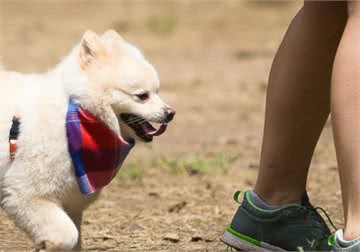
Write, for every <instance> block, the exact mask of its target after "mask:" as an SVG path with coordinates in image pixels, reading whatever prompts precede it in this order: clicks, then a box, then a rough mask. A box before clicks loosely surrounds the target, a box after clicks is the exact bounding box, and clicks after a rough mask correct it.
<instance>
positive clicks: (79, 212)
mask: <svg viewBox="0 0 360 252" xmlns="http://www.w3.org/2000/svg"><path fill="white" fill-rule="evenodd" d="M67 212H68V214H69V216H70V218H71V219H72V220H73V222H74V224H75V226H76V228H77V230H78V232H79V239H78V243H77V244H76V246H75V248H74V250H75V251H81V248H82V246H81V223H82V216H83V209H82V208H77V209H70V210H68V211H67Z"/></svg>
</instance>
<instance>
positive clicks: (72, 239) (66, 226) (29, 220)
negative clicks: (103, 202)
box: [5, 199, 79, 251]
mask: <svg viewBox="0 0 360 252" xmlns="http://www.w3.org/2000/svg"><path fill="white" fill-rule="evenodd" d="M8 200H9V201H8V203H10V202H11V199H8ZM17 202H19V201H17ZM23 203H24V202H23ZM5 210H6V211H7V212H8V213H9V214H10V215H12V216H13V217H14V218H15V221H16V223H17V225H18V226H19V227H20V228H23V229H24V230H25V231H27V232H28V233H29V234H30V235H31V237H32V239H33V241H34V243H35V247H36V251H69V250H74V249H75V247H76V245H77V243H78V238H79V233H78V230H77V228H76V225H75V224H74V222H73V221H72V220H71V219H70V217H69V216H68V215H67V214H66V212H65V211H64V210H63V209H62V208H61V207H60V206H59V205H57V204H55V203H54V202H51V201H48V200H44V199H33V200H30V201H27V202H26V204H21V203H20V204H14V202H12V204H11V205H10V204H7V205H5ZM19 210H21V211H19Z"/></svg>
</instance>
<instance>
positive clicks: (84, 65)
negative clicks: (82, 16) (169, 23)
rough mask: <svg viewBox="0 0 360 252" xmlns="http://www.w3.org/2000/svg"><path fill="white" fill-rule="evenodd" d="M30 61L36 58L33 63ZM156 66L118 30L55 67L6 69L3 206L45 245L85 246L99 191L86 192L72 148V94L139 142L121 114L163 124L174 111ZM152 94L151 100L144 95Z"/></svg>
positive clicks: (89, 41)
mask: <svg viewBox="0 0 360 252" xmlns="http://www.w3.org/2000/svg"><path fill="white" fill-rule="evenodd" d="M29 63H31V62H29ZM158 89H159V79H158V76H157V73H156V71H155V69H154V68H153V67H152V65H150V64H149V63H148V62H147V61H146V60H145V59H144V57H143V55H142V54H141V53H140V51H139V50H138V49H136V48H135V47H134V46H132V45H130V44H129V43H127V42H126V41H125V40H124V39H123V38H122V37H121V36H120V35H119V34H117V33H116V32H115V31H112V30H110V31H107V32H105V33H104V34H103V35H101V36H98V35H97V34H95V33H94V32H92V31H87V32H85V34H84V36H83V38H82V41H81V42H80V43H79V44H78V45H76V46H75V47H74V49H73V50H72V51H71V53H70V54H69V55H68V56H67V57H65V59H64V60H63V61H62V62H61V63H60V64H58V65H57V66H56V67H55V68H54V69H53V70H51V71H49V72H47V73H45V74H26V75H25V74H20V73H17V72H10V71H4V70H1V69H0V200H1V206H2V208H3V209H5V211H6V212H7V213H8V214H9V215H10V216H11V217H12V218H13V219H14V220H15V222H16V224H17V226H18V227H20V228H22V229H23V230H25V231H27V232H28V233H29V234H30V235H31V237H32V239H33V241H34V244H35V246H36V248H38V249H44V250H47V251H50V250H71V249H79V248H80V246H81V244H80V240H81V239H79V237H80V235H79V232H80V224H81V218H82V212H83V210H84V209H85V208H86V207H87V206H88V205H89V204H90V203H91V202H93V201H94V200H95V199H96V198H97V197H98V195H99V193H95V194H93V195H91V196H88V197H84V196H82V195H81V194H80V192H79V189H78V185H77V182H76V180H75V175H74V172H73V168H72V165H71V159H70V158H69V154H68V150H67V138H66V133H65V114H66V111H67V104H68V100H69V96H71V95H72V96H75V97H76V99H77V100H78V101H79V103H80V104H81V105H82V106H83V107H84V108H86V109H87V110H89V111H90V112H92V113H93V114H94V115H96V116H97V117H98V118H100V119H101V120H103V121H104V122H105V123H106V124H107V125H108V126H109V127H110V128H111V129H112V130H113V131H114V132H116V133H117V134H119V135H121V136H122V137H123V138H125V139H129V138H135V139H138V138H137V137H136V136H135V134H134V132H133V131H132V130H131V129H130V128H129V127H128V126H127V125H126V124H124V123H122V121H121V120H119V118H118V115H119V114H120V113H125V112H126V113H135V114H138V115H141V116H142V117H145V118H147V119H149V120H152V121H158V122H161V121H162V119H163V117H164V109H166V108H169V107H168V105H166V104H165V103H164V102H163V101H162V100H161V99H160V97H159V96H158V94H157V92H158ZM144 91H147V92H149V94H150V97H149V99H148V100H147V101H146V102H143V101H140V100H139V99H137V98H136V94H137V93H139V92H144ZM15 114H19V115H21V133H20V137H19V140H18V151H17V154H16V159H15V160H14V161H12V162H11V161H9V157H8V153H7V151H8V134H9V129H10V127H11V120H12V117H13V116H14V115H15Z"/></svg>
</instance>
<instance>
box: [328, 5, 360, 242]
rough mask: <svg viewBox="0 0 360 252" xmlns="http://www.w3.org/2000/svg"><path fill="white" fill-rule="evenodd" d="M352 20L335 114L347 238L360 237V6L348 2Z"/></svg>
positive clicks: (340, 54) (334, 89) (338, 65)
mask: <svg viewBox="0 0 360 252" xmlns="http://www.w3.org/2000/svg"><path fill="white" fill-rule="evenodd" d="M348 12H349V14H348V15H349V18H348V21H347V24H346V28H345V31H344V34H343V37H342V39H341V42H340V45H339V49H338V51H337V54H336V58H335V63H334V70H333V76H332V86H331V114H332V120H333V128H334V138H335V146H336V153H337V159H338V165H339V173H340V180H341V189H342V195H343V204H344V215H345V232H344V238H345V239H346V240H352V239H356V238H359V237H360V2H359V1H349V2H348Z"/></svg>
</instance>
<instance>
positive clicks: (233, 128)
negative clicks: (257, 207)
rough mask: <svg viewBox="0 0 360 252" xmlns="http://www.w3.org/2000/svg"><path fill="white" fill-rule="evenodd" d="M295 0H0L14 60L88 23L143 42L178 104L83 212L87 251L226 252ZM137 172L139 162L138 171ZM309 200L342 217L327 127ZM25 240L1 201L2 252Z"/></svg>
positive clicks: (62, 44) (46, 60) (5, 56)
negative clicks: (182, 168)
mask: <svg viewBox="0 0 360 252" xmlns="http://www.w3.org/2000/svg"><path fill="white" fill-rule="evenodd" d="M300 8H301V3H300V2H298V1H293V2H284V1H282V2H264V1H262V2H255V1H249V2H245V1H190V0H186V1H180V0H179V1H97V2H96V1H88V2H85V1H77V2H74V1H46V2H45V1H12V2H10V1H1V2H0V22H1V23H0V25H1V30H0V31H1V32H0V34H1V35H0V55H1V56H2V61H3V63H5V65H6V67H7V68H9V69H14V70H17V71H23V72H32V71H36V72H41V71H46V70H47V69H49V68H51V67H52V66H53V65H54V64H56V63H57V62H58V61H59V60H60V59H61V57H63V56H64V55H66V54H67V52H68V51H69V50H70V49H71V47H72V46H73V45H74V44H75V43H77V42H78V41H79V40H80V38H81V36H82V33H83V32H84V31H85V30H87V29H93V30H95V31H97V32H103V31H104V30H106V29H109V28H113V29H115V30H117V31H118V32H120V33H121V34H122V35H123V36H124V37H125V38H126V39H127V40H129V41H131V42H133V43H135V44H136V45H137V46H139V47H140V48H142V49H143V51H144V53H145V54H146V55H147V57H148V58H149V60H150V61H151V62H153V63H154V64H155V66H156V68H157V69H158V71H159V74H160V77H161V81H162V90H161V93H162V95H163V96H164V97H165V99H166V100H167V101H168V102H169V103H170V104H171V105H173V106H174V107H175V108H176V110H177V116H176V118H175V121H174V123H172V124H171V125H170V127H169V129H168V131H167V133H166V134H165V135H164V136H162V137H159V138H157V139H156V140H155V141H154V142H153V143H152V144H151V145H139V146H137V147H136V148H135V150H134V151H133V152H132V154H131V157H130V160H128V161H127V162H128V164H140V163H141V164H146V165H144V167H146V169H140V168H139V167H136V166H134V165H128V166H127V167H124V168H123V170H122V171H121V172H125V170H126V169H129V170H130V169H134V171H135V172H134V173H133V176H130V177H127V178H117V179H115V180H114V181H113V182H112V183H111V185H109V186H108V187H107V188H106V189H105V190H104V193H103V195H102V197H101V198H100V200H98V201H97V202H96V203H95V204H94V205H92V206H91V207H90V208H89V209H88V210H87V211H86V212H85V217H84V221H83V222H84V223H83V226H82V240H83V247H84V249H86V250H89V251H223V250H225V246H224V245H223V244H222V243H221V242H220V241H219V237H220V236H221V234H222V232H223V231H224V229H225V227H226V225H227V224H228V223H229V221H230V220H231V217H232V215H233V214H234V212H235V210H236V208H237V204H236V203H235V202H233V201H232V194H233V192H234V191H235V190H237V189H247V188H251V187H252V186H253V184H254V181H255V179H256V174H257V169H258V159H259V153H260V144H261V135H262V129H263V117H264V102H265V92H266V82H267V76H268V72H269V69H270V66H271V61H272V58H273V56H274V53H275V52H276V49H277V47H278V45H279V43H280V41H281V38H282V37H283V35H284V33H285V31H286V28H287V25H288V24H289V22H290V21H291V18H292V17H293V16H294V14H295V13H296V11H297V10H299V9H300ZM219 153H224V155H227V156H232V155H238V157H239V158H238V160H237V161H236V162H235V163H230V162H229V163H225V164H226V167H223V168H222V169H221V170H218V169H213V168H211V167H210V168H209V167H207V168H208V169H206V171H205V172H200V173H198V172H196V171H197V170H198V167H196V165H194V166H195V167H192V168H193V170H194V171H195V172H174V171H172V168H173V166H174V165H173V164H168V165H167V166H166V167H165V168H164V167H159V166H161V165H159V164H160V162H154V160H158V159H160V157H161V156H165V157H167V158H168V159H170V160H175V161H174V162H179V163H182V160H185V159H188V158H191V157H193V156H200V157H201V159H203V160H205V161H204V162H206V160H209V159H211V158H212V156H216V155H218V154H219ZM136 169H140V170H139V172H137V170H136ZM309 177H310V179H309V184H308V189H309V194H310V196H311V199H312V201H313V203H314V204H316V205H321V206H322V207H324V208H325V209H327V211H328V212H329V213H330V215H331V216H332V217H333V219H334V221H335V223H336V224H337V225H341V224H342V211H341V209H342V208H341V195H340V186H339V181H338V175H337V168H336V160H335V152H334V147H333V142H332V134H331V127H330V124H329V123H328V124H327V125H326V127H325V130H324V132H323V135H322V137H321V140H320V143H319V146H318V148H317V150H316V153H315V155H314V159H313V164H312V167H311V172H310V176H309ZM31 246H32V245H31V241H30V239H29V238H28V237H27V236H26V235H25V234H24V233H22V232H21V231H19V230H17V229H16V227H15V226H14V224H13V222H12V221H11V220H10V219H9V218H8V217H7V216H6V214H5V213H4V212H3V211H1V210H0V251H10V250H16V251H18V250H29V249H31Z"/></svg>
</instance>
